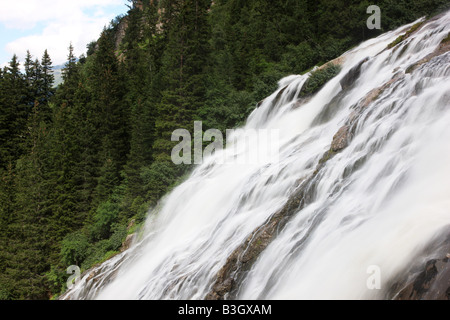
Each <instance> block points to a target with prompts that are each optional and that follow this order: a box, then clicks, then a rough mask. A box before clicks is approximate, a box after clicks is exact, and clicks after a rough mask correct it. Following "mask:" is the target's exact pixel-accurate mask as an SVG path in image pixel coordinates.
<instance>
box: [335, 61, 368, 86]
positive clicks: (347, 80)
mask: <svg viewBox="0 0 450 320" xmlns="http://www.w3.org/2000/svg"><path fill="white" fill-rule="evenodd" d="M367 61H369V58H365V59H363V60H362V61H361V62H360V63H358V64H357V65H356V66H355V67H353V68H352V69H350V71H349V72H348V73H347V74H346V75H345V76H344V77H343V78H342V80H341V82H340V83H341V87H342V89H343V90H347V89H349V88H350V87H351V86H352V85H353V84H354V83H355V82H356V80H357V79H358V78H359V76H360V75H361V68H362V66H363V64H364V63H366V62H367Z"/></svg>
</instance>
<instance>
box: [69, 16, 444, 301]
mask: <svg viewBox="0 0 450 320" xmlns="http://www.w3.org/2000/svg"><path fill="white" fill-rule="evenodd" d="M412 25H413V24H411V25H408V26H404V27H402V28H400V29H399V30H396V31H394V32H389V33H387V34H384V35H382V36H380V37H378V38H376V39H372V40H369V41H367V42H365V43H363V44H361V45H360V46H359V47H357V48H355V49H353V50H351V51H349V52H347V53H346V54H344V55H343V56H342V57H340V58H339V59H337V60H336V61H337V62H339V63H340V64H341V66H342V70H341V72H340V73H339V75H337V76H336V77H335V78H333V79H331V80H330V81H329V82H328V83H327V84H326V85H325V86H324V87H323V88H322V89H321V90H320V91H319V92H318V93H317V94H315V95H313V96H309V97H306V98H305V97H300V93H301V89H302V87H303V85H304V84H305V81H306V80H307V78H308V76H309V74H307V75H302V76H297V75H295V76H290V77H287V78H285V79H282V80H281V81H280V84H279V89H278V90H277V91H276V92H274V93H273V94H272V95H271V96H270V97H268V98H266V99H265V100H264V101H263V102H261V103H260V104H259V106H258V108H257V109H255V111H254V112H253V113H252V114H251V115H250V117H249V119H248V121H247V124H246V126H245V128H243V129H242V130H238V131H236V132H235V133H234V134H235V136H234V139H235V141H239V140H240V139H250V141H253V140H254V139H257V137H256V136H253V135H252V136H250V137H249V136H248V134H247V135H246V134H245V132H246V131H245V130H244V129H247V132H248V129H256V130H254V131H255V132H257V130H262V129H266V130H278V131H277V132H278V136H279V140H280V141H279V142H280V145H279V156H278V157H277V161H273V158H272V157H268V158H267V159H266V160H265V161H263V162H257V163H248V162H247V164H240V163H246V161H238V160H245V159H248V156H249V155H248V154H246V153H247V152H250V151H248V150H247V149H245V148H244V149H241V148H233V146H230V147H228V148H227V149H225V150H224V151H223V152H217V153H216V154H215V155H213V156H211V157H210V158H207V159H205V161H204V163H203V164H202V165H199V166H198V167H197V168H196V169H195V171H194V172H193V174H192V175H191V176H190V177H189V178H188V179H187V180H186V181H185V182H184V183H183V184H181V185H180V186H179V187H177V188H176V189H175V190H174V191H173V192H172V193H171V194H169V195H168V196H167V197H166V198H165V199H163V200H162V202H161V204H160V206H159V207H158V208H156V209H154V210H152V211H151V212H150V213H149V217H148V220H147V223H146V226H145V229H144V230H143V232H142V235H141V237H140V238H139V240H137V242H136V243H135V244H134V245H133V246H132V247H131V249H129V250H127V251H126V252H124V253H122V254H121V255H118V256H116V257H115V258H113V259H111V260H110V261H108V262H106V263H105V264H103V265H102V266H100V267H97V268H95V269H93V270H90V271H89V272H87V273H86V274H85V275H84V276H83V278H82V280H81V281H80V282H79V283H78V284H77V285H76V286H75V288H74V289H72V290H71V291H69V292H68V293H66V295H64V296H63V297H62V298H64V299H385V298H394V297H397V298H398V297H400V296H401V297H404V296H405V295H406V293H404V292H406V291H408V290H409V289H408V287H407V286H408V285H410V287H411V286H412V285H411V283H412V281H414V279H413V278H411V277H408V274H411V275H412V274H421V273H420V270H421V267H422V266H425V267H427V265H428V267H429V265H430V263H428V264H427V261H428V262H429V261H433V260H432V259H439V258H441V257H436V255H437V254H440V255H442V254H444V258H445V255H446V254H447V253H446V252H445V251H442V250H431V249H429V248H430V245H431V244H432V243H433V242H436V241H438V240H439V239H440V238H439V237H444V238H445V237H446V236H447V235H448V234H450V228H449V225H450V144H449V142H450V52H448V45H447V42H446V41H448V34H449V31H450V13H447V14H443V15H441V16H439V17H437V18H435V19H433V20H432V21H427V22H425V23H424V24H423V25H421V26H420V27H419V28H418V29H417V30H416V31H414V32H413V33H412V34H410V35H409V37H407V38H406V39H404V40H403V41H402V42H401V43H399V44H398V45H396V46H394V47H392V48H390V49H388V45H389V44H390V43H392V42H393V41H394V40H395V39H396V38H397V37H398V36H399V35H401V34H404V33H405V32H406V31H407V30H409V29H410V27H411V26H412ZM255 134H256V133H255ZM252 139H253V140H252ZM275 147H276V148H277V149H275ZM269 151H270V152H272V153H276V152H277V151H278V145H277V146H273V150H269ZM219 159H226V160H227V161H225V164H223V163H221V162H220V161H219ZM222 162H223V161H222ZM427 248H428V249H429V250H426V249H427ZM440 248H442V247H440ZM449 253H450V252H449ZM434 261H435V262H436V261H438V262H439V263H440V264H439V266H440V267H441V269H442V270H444V271H445V264H446V263H447V261H448V259H447V260H445V259H442V260H434ZM436 263H437V262H436ZM436 263H435V264H434V266H436V265H437V264H436ZM374 267H376V269H373V268H374ZM411 268H413V269H414V268H415V269H414V270H412V269H411ZM370 270H380V272H381V273H380V279H379V280H380V288H376V289H375V290H373V288H371V287H370V286H368V279H370V277H371V276H372V274H371V273H370ZM433 270H434V269H433ZM413 271H414V272H416V273H414V272H413ZM444 273H445V272H444ZM447 274H448V267H447ZM427 279H428V278H427ZM427 281H428V280H427ZM411 288H412V287H411ZM402 289H403V294H402V295H400V296H399V295H397V293H398V292H399V291H400V290H402ZM441 289H442V288H441ZM405 290H406V291H405ZM411 290H412V289H411ZM411 290H410V291H411ZM444 290H445V288H444ZM410 291H408V292H410ZM409 296H411V295H409Z"/></svg>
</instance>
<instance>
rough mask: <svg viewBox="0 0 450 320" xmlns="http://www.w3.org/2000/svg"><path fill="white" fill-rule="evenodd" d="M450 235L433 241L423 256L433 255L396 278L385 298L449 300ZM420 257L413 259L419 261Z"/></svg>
mask: <svg viewBox="0 0 450 320" xmlns="http://www.w3.org/2000/svg"><path fill="white" fill-rule="evenodd" d="M449 252H450V235H449V236H447V237H446V238H444V240H443V241H442V240H441V241H435V243H432V244H431V245H430V246H428V247H427V248H426V249H425V250H424V253H423V254H428V255H429V254H430V253H431V254H434V255H435V256H436V258H433V259H428V260H426V262H424V263H422V264H419V265H417V264H414V263H411V265H413V267H412V268H410V269H409V270H406V271H403V272H402V274H401V275H398V276H397V277H396V279H397V280H396V281H395V282H394V284H393V285H392V286H391V288H390V290H389V292H388V294H387V298H388V299H394V300H450V262H449V256H450V254H449ZM419 258H420V256H419V257H416V259H414V260H415V261H420V259H419Z"/></svg>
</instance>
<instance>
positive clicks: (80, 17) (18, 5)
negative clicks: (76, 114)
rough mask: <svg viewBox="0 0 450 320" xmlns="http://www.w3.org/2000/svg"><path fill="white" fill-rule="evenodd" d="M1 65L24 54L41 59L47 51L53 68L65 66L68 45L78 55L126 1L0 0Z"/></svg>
mask: <svg viewBox="0 0 450 320" xmlns="http://www.w3.org/2000/svg"><path fill="white" fill-rule="evenodd" d="M0 1H2V10H1V11H0V34H1V37H0V66H2V67H3V66H4V65H5V64H7V62H8V61H10V60H11V57H12V56H13V54H14V53H15V54H17V56H18V57H19V60H20V61H21V62H23V61H24V57H25V55H26V51H27V50H30V53H31V54H32V55H33V57H34V58H39V59H40V58H41V57H42V54H43V53H44V50H45V49H47V50H48V52H49V54H50V57H51V59H52V61H53V65H60V64H64V63H65V61H66V58H67V53H68V50H67V48H68V47H69V45H70V43H72V45H73V46H74V48H75V54H76V55H77V56H79V55H81V54H82V53H85V52H86V45H87V44H88V43H89V42H91V41H92V40H96V39H97V38H98V36H99V34H100V32H101V31H102V29H103V27H104V26H105V25H108V24H109V22H110V21H111V20H112V19H113V18H114V17H116V16H117V15H119V14H125V13H126V12H127V10H128V7H127V6H126V4H128V1H127V0H73V1H70V0H20V1H17V0H16V1H10V0H0Z"/></svg>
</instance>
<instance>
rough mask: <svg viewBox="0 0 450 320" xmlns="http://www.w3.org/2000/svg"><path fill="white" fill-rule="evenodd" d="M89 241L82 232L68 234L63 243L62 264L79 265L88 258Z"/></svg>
mask: <svg viewBox="0 0 450 320" xmlns="http://www.w3.org/2000/svg"><path fill="white" fill-rule="evenodd" d="M88 248H89V240H88V238H87V236H86V235H85V234H84V233H82V232H81V231H77V232H74V233H70V234H68V235H67V236H66V237H65V238H64V239H63V241H62V242H61V251H60V256H61V262H62V263H63V264H64V265H66V266H70V265H79V264H80V263H81V262H83V260H84V259H85V258H86V257H87V253H88Z"/></svg>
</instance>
